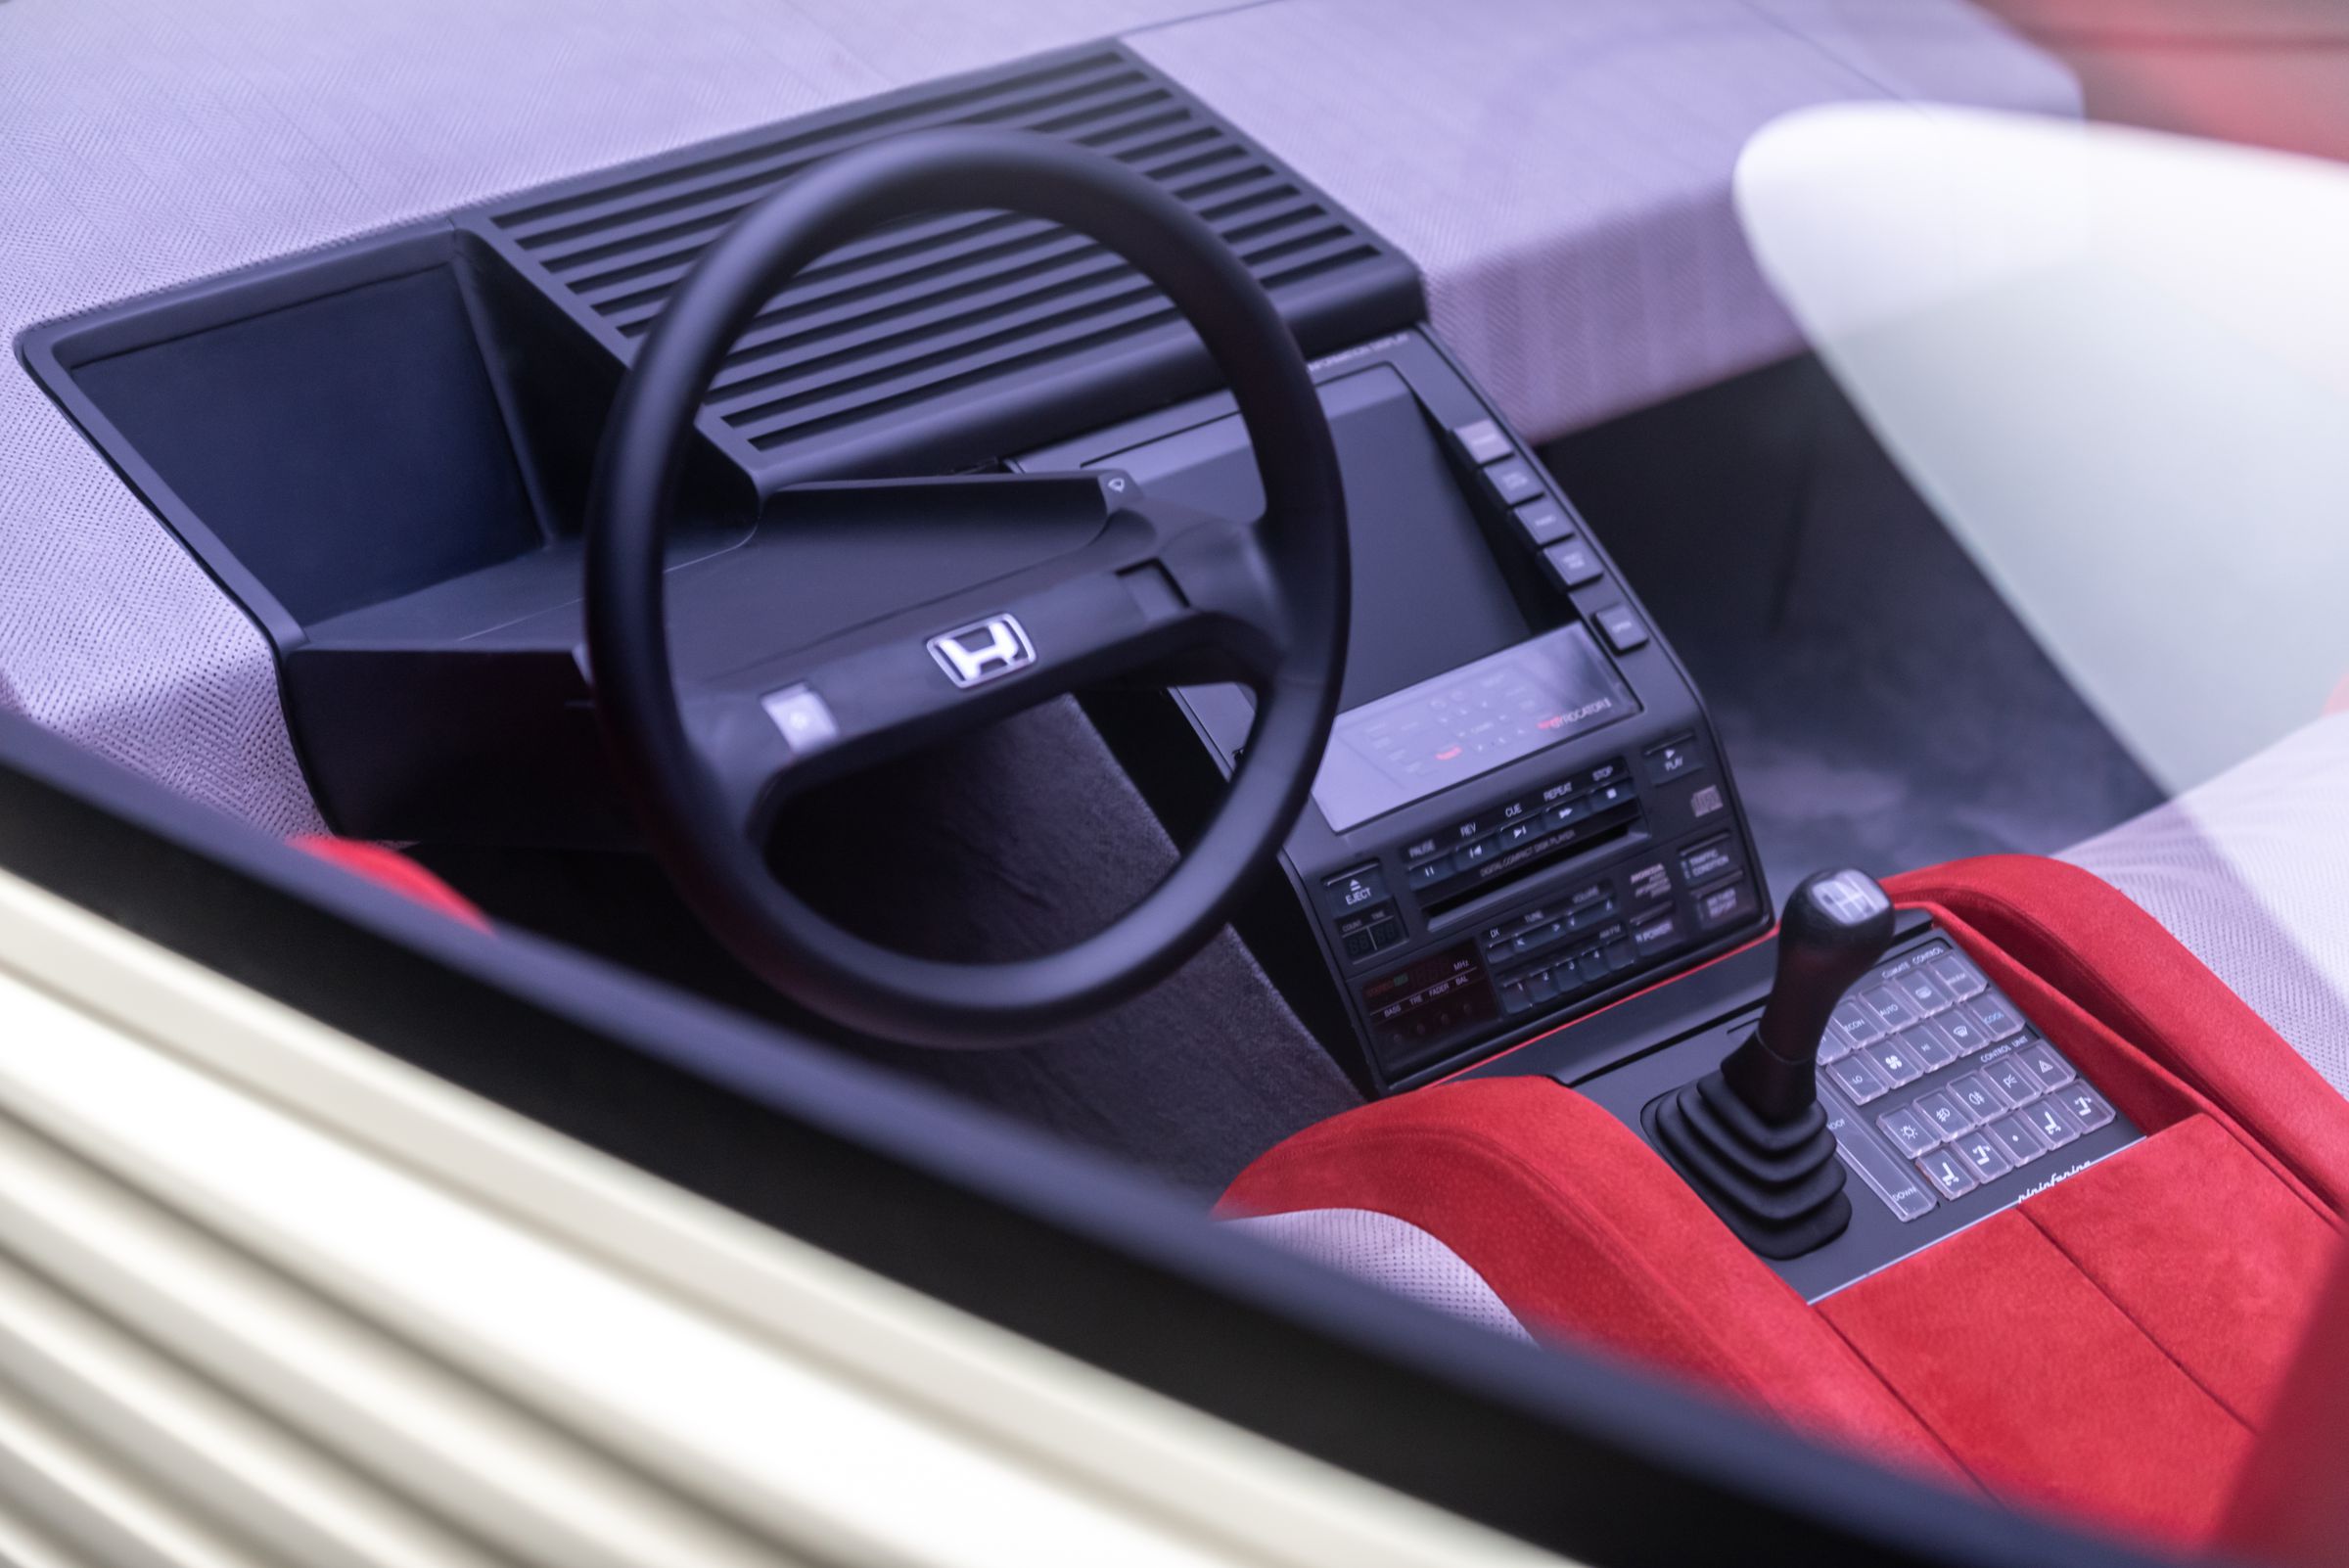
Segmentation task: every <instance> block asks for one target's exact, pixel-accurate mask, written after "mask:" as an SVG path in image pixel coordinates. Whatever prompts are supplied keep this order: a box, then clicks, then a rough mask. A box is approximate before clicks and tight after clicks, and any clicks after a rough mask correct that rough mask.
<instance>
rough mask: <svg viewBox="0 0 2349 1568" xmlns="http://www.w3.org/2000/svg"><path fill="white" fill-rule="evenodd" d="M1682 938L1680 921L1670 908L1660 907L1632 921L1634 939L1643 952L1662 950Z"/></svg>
mask: <svg viewBox="0 0 2349 1568" xmlns="http://www.w3.org/2000/svg"><path fill="white" fill-rule="evenodd" d="M1680 938H1681V928H1680V922H1679V921H1678V920H1676V919H1675V918H1674V916H1673V912H1672V911H1671V910H1670V909H1658V910H1656V911H1655V912H1654V913H1652V914H1644V915H1641V916H1640V917H1639V918H1638V919H1636V920H1635V921H1633V922H1632V941H1633V942H1634V943H1635V945H1637V946H1638V948H1639V950H1640V951H1641V952H1662V951H1664V950H1665V949H1666V948H1668V947H1670V946H1672V945H1673V944H1675V943H1677V942H1679V941H1680Z"/></svg>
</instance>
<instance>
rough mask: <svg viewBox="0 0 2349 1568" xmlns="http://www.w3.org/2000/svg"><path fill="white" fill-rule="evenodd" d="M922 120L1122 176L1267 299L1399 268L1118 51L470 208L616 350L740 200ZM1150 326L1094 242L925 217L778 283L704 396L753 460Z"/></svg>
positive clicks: (1158, 306) (1150, 310) (1166, 306)
mask: <svg viewBox="0 0 2349 1568" xmlns="http://www.w3.org/2000/svg"><path fill="white" fill-rule="evenodd" d="M940 125H989V126H1010V127H1018V128H1022V129H1028V130H1036V131H1043V132H1047V133H1050V134H1053V135H1057V136H1062V137H1066V138H1067V139H1069V140H1070V141H1073V142H1076V143H1079V144H1081V145H1082V146H1085V147H1088V148H1092V149H1094V150H1096V151H1098V152H1102V153H1105V154H1107V155H1109V156H1110V157H1112V158H1115V159H1117V160H1119V161H1122V162H1124V163H1126V164H1128V166H1130V167H1132V168H1134V169H1137V170H1139V171H1140V172H1141V173H1143V174H1146V175H1147V176H1149V177H1150V178H1151V179H1153V180H1155V181H1157V182H1158V183H1159V184H1160V185H1161V186H1162V187H1164V188H1165V189H1167V190H1168V191H1171V192H1172V193H1174V195H1175V196H1176V197H1177V198H1178V199H1180V200H1181V201H1182V202H1183V203H1184V204H1185V205H1186V206H1187V207H1189V208H1191V209H1192V210H1193V211H1194V212H1196V213H1198V214H1199V215H1200V216H1201V217H1202V218H1204V219H1206V220H1207V222H1208V223H1209V224H1211V225H1212V226H1213V227H1214V228H1215V229H1216V231H1217V232H1218V233H1219V234H1221V236H1222V237H1223V238H1224V240H1225V241H1226V242H1228V243H1229V244H1230V245H1231V247H1232V248H1233V250H1234V251H1236V252H1237V253H1238V254H1240V255H1241V256H1242V257H1243V258H1244V259H1245V260H1246V261H1247V263H1248V265H1249V267H1250V269H1251V270H1252V271H1253V272H1254V273H1255V275H1256V277H1257V278H1258V280H1259V281H1260V282H1262V283H1263V284H1264V285H1265V286H1266V288H1267V290H1269V291H1271V293H1272V295H1273V298H1274V299H1275V300H1281V301H1283V303H1284V308H1285V307H1287V306H1288V305H1289V304H1290V303H1291V302H1292V299H1293V297H1295V296H1296V295H1298V294H1299V293H1300V292H1301V291H1305V290H1309V289H1312V288H1313V286H1315V285H1323V286H1327V285H1330V284H1332V283H1335V284H1339V285H1342V286H1343V285H1352V284H1357V283H1361V282H1363V281H1364V280H1360V279H1355V278H1351V277H1349V276H1348V275H1349V274H1351V273H1357V272H1362V271H1375V272H1376V273H1378V274H1379V275H1380V281H1381V282H1382V284H1383V283H1387V282H1391V277H1392V274H1393V273H1395V272H1396V271H1398V270H1400V271H1402V272H1405V273H1406V274H1407V273H1408V268H1407V265H1406V264H1405V263H1402V262H1401V261H1400V260H1399V258H1397V257H1396V256H1395V255H1394V254H1392V253H1391V252H1389V251H1388V250H1387V249H1386V248H1385V247H1383V246H1382V245H1381V244H1380V243H1379V242H1378V241H1377V240H1375V239H1374V238H1373V237H1372V236H1370V235H1369V234H1368V233H1366V232H1365V231H1363V230H1362V229H1361V228H1360V227H1359V226H1358V225H1357V224H1356V223H1355V222H1354V221H1353V220H1352V219H1351V218H1350V217H1348V216H1347V215H1346V214H1345V213H1343V212H1342V211H1340V210H1338V209H1337V208H1335V207H1334V206H1333V205H1332V204H1331V203H1329V202H1328V200H1327V199H1326V198H1324V197H1322V196H1320V195H1319V194H1318V193H1317V192H1314V191H1313V190H1312V189H1311V188H1310V187H1308V186H1306V185H1305V184H1304V183H1303V182H1302V181H1300V180H1299V179H1298V178H1297V177H1296V176H1295V175H1293V174H1290V173H1288V172H1287V171H1285V170H1283V169H1282V168H1281V167H1280V166H1279V165H1278V164H1276V163H1274V162H1273V161H1271V160H1270V159H1268V158H1267V156H1266V155H1265V154H1264V153H1263V152H1261V151H1260V150H1259V149H1257V148H1256V147H1254V146H1253V145H1251V144H1250V143H1248V142H1247V141H1245V140H1244V139H1242V138H1241V137H1240V136H1239V135H1238V134H1237V133H1236V132H1235V131H1233V130H1232V129H1231V127H1229V126H1228V125H1226V124H1224V123H1223V122H1222V121H1221V120H1220V119H1218V118H1216V117H1215V116H1213V115H1210V114H1209V113H1208V112H1207V111H1206V110H1205V108H1204V107H1203V106H1201V105H1200V104H1199V103H1198V102H1197V101H1196V100H1194V99H1192V98H1190V97H1189V96H1188V95H1187V94H1185V93H1184V92H1182V91H1181V89H1179V88H1178V87H1176V86H1175V85H1174V83H1173V82H1171V81H1169V80H1168V79H1167V78H1165V77H1163V76H1161V75H1159V74H1158V73H1157V72H1156V71H1154V70H1152V69H1150V68H1149V67H1148V66H1146V65H1144V64H1143V63H1142V62H1141V61H1139V60H1137V59H1135V58H1134V57H1132V56H1130V55H1128V54H1127V53H1125V52H1124V51H1123V50H1120V49H1117V48H1115V47H1102V48H1098V49H1093V50H1089V51H1084V52H1082V53H1078V54H1075V55H1070V56H1063V57H1061V58H1059V59H1057V60H1053V61H1050V62H1048V63H1045V64H1041V65H1035V66H1031V67H1029V68H1026V69H1019V70H1017V71H1014V72H1011V73H1005V74H997V75H994V76H991V77H989V78H985V79H980V80H976V81H966V82H963V83H960V84H955V85H950V86H945V87H937V88H930V89H924V90H921V91H918V92H916V93H912V94H908V95H903V96H899V97H897V98H894V99H892V100H889V101H885V102H883V103H880V104H874V105H863V106H857V108H856V110H855V111H854V112H852V113H849V114H847V115H838V116H829V117H827V118H825V119H824V120H823V121H821V122H815V123H811V122H806V121H803V122H799V123H797V124H793V125H789V126H784V127H779V128H777V129H774V130H770V131H767V132H763V133H759V134H756V135H753V136H750V137H745V138H738V139H736V140H734V141H731V142H728V143H725V144H721V146H720V147H719V148H718V149H716V150H714V151H713V150H705V151H703V152H700V153H697V154H693V155H688V156H687V158H686V159H684V160H680V161H668V162H666V163H665V164H664V165H663V166H660V167H658V168H653V169H649V170H639V171H624V172H623V173H622V175H619V176H606V177H604V178H603V179H602V180H601V181H600V182H580V183H576V184H573V185H570V186H566V187H562V188H559V189H558V190H557V191H555V192H553V193H549V194H542V195H540V196H537V197H532V198H524V199H523V200H522V201H521V202H519V203H517V204H514V205H511V206H508V207H505V208H493V209H491V210H489V211H488V212H487V213H485V214H484V216H485V217H486V219H487V222H488V225H489V227H490V229H491V231H492V232H493V233H495V234H496V235H497V236H498V237H499V238H500V239H501V240H502V241H503V242H504V248H505V249H506V250H507V254H509V255H512V256H514V257H515V258H516V259H517V260H518V261H519V262H520V263H521V264H522V265H523V266H524V268H525V270H526V271H535V272H536V273H537V274H538V277H539V280H540V282H541V285H542V286H543V287H545V288H547V289H548V291H549V292H550V293H552V294H554V295H555V296H556V297H557V298H558V299H562V300H565V302H566V303H567V304H568V305H569V306H570V307H572V308H573V309H575V310H576V311H578V312H579V313H581V314H583V315H585V316H587V317H589V318H591V319H593V320H595V321H597V322H600V323H601V324H602V325H603V326H604V327H605V328H606V329H607V331H606V332H605V334H604V336H605V337H606V341H607V342H610V343H613V344H615V345H616V346H618V348H619V350H620V351H621V352H622V354H623V355H624V354H627V353H628V352H630V351H631V349H632V346H633V345H634V344H635V343H636V342H637V341H639V340H641V339H642V337H643V336H644V335H645V334H646V333H647V332H649V331H650V330H651V328H652V325H653V323H654V322H655V321H656V320H657V319H658V318H659V316H660V314H661V311H662V309H663V308H664V306H665V305H666V303H667V301H668V297H669V294H670V292H671V291H672V290H673V289H674V288H675V287H676V286H677V284H678V281H679V280H680V279H681V278H682V277H683V276H684V275H685V273H686V271H687V270H688V269H689V268H690V267H691V266H692V264H693V262H694V260H695V258H696V257H697V256H699V255H700V254H701V253H702V251H703V250H704V248H705V247H707V246H708V245H709V244H710V243H711V242H712V241H713V240H714V238H715V237H716V236H717V235H718V233H719V232H720V231H722V230H723V229H724V228H725V226H726V225H727V224H728V223H729V222H731V221H732V220H733V219H734V218H735V217H737V216H738V215H740V214H741V213H742V211H743V210H744V209H745V208H749V207H750V206H752V205H753V204H755V203H757V202H758V201H759V200H760V198H761V197H763V196H765V195H766V194H767V193H768V192H770V191H772V190H773V189H775V187H776V186H778V185H780V184H781V183H783V182H784V181H785V180H787V179H789V178H790V177H791V176H792V175H793V174H795V173H797V172H799V171H800V170H802V169H804V168H806V167H807V166H808V165H809V164H811V163H814V162H816V161H820V160H822V159H824V158H825V157H828V156H830V155H832V154H835V153H838V152H841V151H842V150H844V149H847V148H851V147H854V146H858V145H860V144H863V143H866V142H871V141H874V140H877V139H880V138H882V137H885V136H890V135H895V134H898V133H900V132H903V131H908V130H913V129H918V128H925V127H930V126H940ZM1409 287H1410V288H1411V289H1412V290H1413V291H1414V292H1415V289H1416V284H1415V280H1414V281H1413V282H1411V283H1410V285H1409ZM1291 313H1292V315H1294V311H1293V310H1292V312H1291ZM1153 334H1162V335H1178V336H1179V337H1180V339H1181V340H1183V341H1185V342H1188V341H1189V334H1188V333H1187V330H1185V329H1183V328H1182V327H1181V325H1180V323H1179V322H1178V321H1177V320H1176V319H1175V317H1174V310H1173V307H1172V306H1171V305H1170V303H1169V302H1168V300H1166V298H1165V296H1163V295H1162V294H1160V293H1159V292H1158V291H1157V289H1156V288H1154V287H1153V286H1152V285H1151V284H1149V283H1148V282H1147V281H1146V280H1145V279H1143V278H1142V277H1141V275H1140V274H1139V273H1137V272H1135V271H1134V270H1133V268H1131V267H1130V266H1128V265H1127V264H1126V263H1125V262H1124V261H1122V260H1120V259H1119V258H1118V257H1117V256H1115V255H1114V254H1111V253H1110V252H1108V251H1107V250H1105V249H1104V248H1102V247H1101V246H1099V245H1096V244H1095V243H1094V242H1092V241H1091V240H1089V239H1086V238H1084V237H1082V236H1080V235H1077V234H1075V233H1072V232H1071V231H1069V230H1067V229H1065V228H1062V227H1060V226H1058V225H1057V224H1052V223H1048V222H1044V221H1042V220H1040V219H1036V218H1029V217H1024V216H1019V215H1016V214H1011V213H1005V212H999V211H998V212H986V211H969V212H955V213H943V214H939V215H935V216H929V217H924V218H920V219H915V220H909V221H906V222H902V223H898V224H896V225H893V226H891V227H889V228H887V229H881V230H876V231H875V232H873V233H872V234H870V235H867V236H865V237H864V238H862V239H860V240H858V241H855V242H853V243H852V244H850V245H848V246H845V247H843V248H841V249H840V250H838V251H836V252H834V253H832V254H830V255H828V256H826V257H824V258H823V259H821V260H820V261H818V262H817V263H816V264H815V265H813V266H811V267H809V268H808V269H807V270H806V271H805V272H804V273H802V274H801V275H800V276H799V277H798V278H796V279H794V280H793V282H792V283H791V285H790V286H789V287H788V288H786V289H785V290H784V292H783V293H782V294H780V295H778V296H776V297H775V298H774V299H773V300H769V301H768V302H767V304H766V306H765V307H764V309H763V310H761V311H760V315H759V317H758V319H757V320H756V321H754V322H753V323H752V325H751V327H750V329H749V331H748V332H746V333H745V335H744V336H743V338H742V340H741V341H740V342H739V343H737V344H736V345H735V346H734V349H733V351H732V353H731V354H730V355H729V356H728V358H727V360H726V362H725V365H724V368H723V369H722V370H721V371H720V373H719V376H718V379H717V381H716V382H715V384H714V386H713V387H712V389H711V392H710V394H709V397H708V399H707V402H706V404H705V406H706V407H707V408H708V409H709V410H710V411H711V412H713V413H714V414H715V415H716V416H717V418H718V419H719V420H721V421H722V422H723V423H724V424H725V425H726V426H727V427H728V428H730V429H731V430H732V431H733V432H734V433H735V434H736V435H737V436H738V437H739V438H741V439H742V440H743V441H744V442H746V443H748V445H749V446H750V447H751V448H753V449H755V451H756V452H760V453H764V452H770V451H773V450H775V449H776V448H780V447H784V446H787V445H790V444H791V443H794V442H797V441H802V440H806V439H807V438H811V437H814V436H816V435H818V434H820V433H823V432H826V431H831V430H836V429H837V428H839V427H841V426H843V425H848V424H852V423H858V422H862V421H866V420H870V419H874V418H876V417H880V416H896V417H902V416H903V415H904V414H905V413H906V412H908V411H910V410H917V409H924V408H927V407H929V406H931V405H934V404H937V403H940V402H942V401H943V400H947V399H951V398H954V397H956V396H958V395H964V394H968V393H970V392H972V391H973V390H974V389H981V390H983V389H985V388H986V387H987V386H988V385H990V384H992V383H995V382H997V381H999V380H1000V379H1001V378H1004V377H1008V376H1014V375H1023V374H1033V375H1047V376H1048V375H1050V374H1051V373H1052V372H1053V371H1054V370H1056V369H1061V368H1070V367H1075V366H1078V365H1080V364H1082V362H1083V361H1085V360H1087V359H1088V357H1097V356H1104V355H1114V354H1117V353H1119V352H1121V351H1128V350H1130V349H1132V348H1134V347H1136V346H1139V345H1141V344H1142V343H1143V342H1144V341H1145V340H1147V339H1149V338H1150V337H1151V335H1153Z"/></svg>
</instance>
